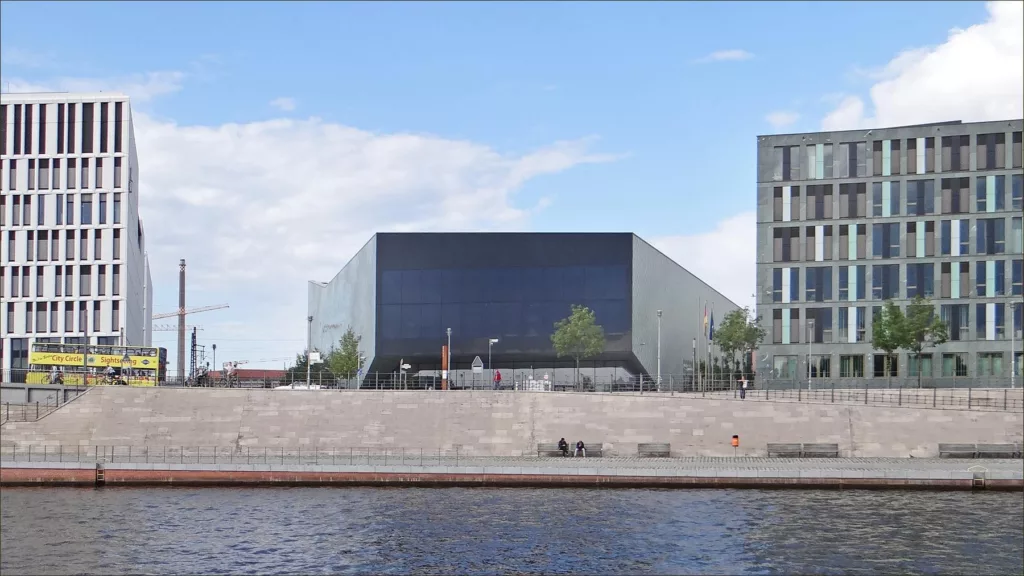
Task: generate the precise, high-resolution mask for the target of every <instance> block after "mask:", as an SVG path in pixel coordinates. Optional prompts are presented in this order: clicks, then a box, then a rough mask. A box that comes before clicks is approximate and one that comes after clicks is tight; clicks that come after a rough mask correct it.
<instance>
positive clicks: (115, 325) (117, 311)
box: [110, 300, 121, 332]
mask: <svg viewBox="0 0 1024 576" xmlns="http://www.w3.org/2000/svg"><path fill="white" fill-rule="evenodd" d="M120 329H121V303H120V302H118V301H117V300H114V301H113V302H111V305H110V330H111V332H117V331H118V330H120Z"/></svg>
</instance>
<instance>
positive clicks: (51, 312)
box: [4, 300, 121, 334]
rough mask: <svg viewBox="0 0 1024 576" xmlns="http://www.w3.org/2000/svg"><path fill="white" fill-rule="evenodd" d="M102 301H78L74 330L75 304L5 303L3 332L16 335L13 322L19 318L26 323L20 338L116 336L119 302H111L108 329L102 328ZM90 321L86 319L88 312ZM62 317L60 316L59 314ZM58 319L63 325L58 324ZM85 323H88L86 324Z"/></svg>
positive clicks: (119, 317)
mask: <svg viewBox="0 0 1024 576" xmlns="http://www.w3.org/2000/svg"><path fill="white" fill-rule="evenodd" d="M102 308H103V301H101V300H94V301H93V302H92V305H91V306H90V305H89V302H86V301H79V302H78V306H77V312H78V314H77V317H78V326H77V329H76V326H75V317H76V314H75V312H76V306H75V303H74V302H63V303H62V302H8V303H7V314H6V316H7V319H6V321H5V323H4V324H5V330H6V333H7V334H14V333H15V323H14V320H15V318H16V317H17V316H18V315H19V314H21V315H23V318H24V320H25V322H24V330H23V331H22V332H20V333H23V334H47V333H49V334H53V333H61V332H117V331H118V330H120V329H121V302H120V301H118V300H113V301H111V302H110V327H109V329H108V328H107V327H106V326H103V325H102V324H101V320H102V318H101V316H100V314H101V311H102ZM90 309H91V310H92V318H91V319H90V318H89V314H88V312H89V310H90ZM62 313H63V314H62ZM61 316H63V320H64V323H63V324H61V323H60V320H61ZM87 321H89V323H88V324H87Z"/></svg>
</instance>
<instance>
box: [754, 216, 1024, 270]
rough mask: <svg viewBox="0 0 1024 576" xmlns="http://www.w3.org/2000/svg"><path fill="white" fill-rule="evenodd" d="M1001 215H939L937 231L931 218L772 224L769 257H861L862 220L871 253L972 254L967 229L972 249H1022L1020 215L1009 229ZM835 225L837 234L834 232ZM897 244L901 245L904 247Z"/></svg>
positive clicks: (777, 259)
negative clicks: (899, 220) (874, 221)
mask: <svg viewBox="0 0 1024 576" xmlns="http://www.w3.org/2000/svg"><path fill="white" fill-rule="evenodd" d="M1006 220H1007V219H1006V218H976V219H973V223H974V225H973V226H972V225H971V222H972V219H970V218H960V219H950V220H939V221H938V223H939V230H938V234H936V230H935V222H936V221H935V220H919V221H912V222H905V223H899V222H884V223H872V224H870V225H869V224H838V225H833V224H824V225H817V226H776V227H774V228H773V229H772V260H771V261H772V262H798V261H801V260H803V261H806V262H824V261H828V260H863V259H866V258H867V255H868V226H870V230H871V235H870V238H871V247H870V251H871V256H872V257H873V258H881V259H890V258H900V257H901V254H902V253H904V252H905V256H906V257H907V258H927V257H931V256H935V255H936V253H938V254H940V255H942V256H969V255H971V254H972V252H971V242H970V239H971V234H972V232H973V234H974V252H973V254H975V255H983V254H988V255H992V254H1007V253H1009V254H1021V253H1024V217H1020V216H1015V217H1012V218H1010V219H1009V220H1010V230H1009V234H1007V230H1006ZM837 226H838V228H839V230H838V232H839V234H838V238H837V237H836V234H835V228H836V227H837ZM801 234H802V236H801ZM1007 236H1009V238H1007ZM801 240H802V242H801ZM1007 240H1009V245H1007ZM903 247H906V249H905V251H904V250H903ZM801 256H802V258H801Z"/></svg>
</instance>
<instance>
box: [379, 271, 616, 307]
mask: <svg viewBox="0 0 1024 576" xmlns="http://www.w3.org/2000/svg"><path fill="white" fill-rule="evenodd" d="M380 285H381V291H380V302H381V303H382V304H436V303H441V302H444V303H469V302H473V303H497V302H516V303H519V302H544V301H552V302H575V303H579V301H580V300H624V299H626V298H628V297H629V286H630V280H629V267H628V266H573V267H548V268H472V269H444V270H385V271H383V272H381V275H380ZM566 306H568V304H566ZM562 317H564V315H563V316H562ZM560 318H561V317H560Z"/></svg>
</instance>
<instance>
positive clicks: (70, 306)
mask: <svg viewBox="0 0 1024 576" xmlns="http://www.w3.org/2000/svg"><path fill="white" fill-rule="evenodd" d="M68 296H70V294H68ZM64 331H65V332H74V331H75V303H74V302H65V303H64Z"/></svg>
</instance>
